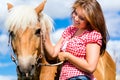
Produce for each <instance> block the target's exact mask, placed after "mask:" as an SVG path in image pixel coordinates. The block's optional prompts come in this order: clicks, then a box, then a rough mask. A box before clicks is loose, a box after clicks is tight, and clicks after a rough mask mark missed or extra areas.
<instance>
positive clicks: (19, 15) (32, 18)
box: [6, 5, 53, 34]
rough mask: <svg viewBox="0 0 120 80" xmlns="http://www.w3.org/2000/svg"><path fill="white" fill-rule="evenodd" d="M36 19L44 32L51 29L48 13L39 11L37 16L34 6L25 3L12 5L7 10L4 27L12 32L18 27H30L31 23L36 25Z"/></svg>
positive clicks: (51, 22) (51, 21) (51, 24)
mask: <svg viewBox="0 0 120 80" xmlns="http://www.w3.org/2000/svg"><path fill="white" fill-rule="evenodd" d="M38 19H39V21H40V26H41V29H42V31H43V32H44V34H45V33H46V32H50V31H51V30H52V29H53V20H52V19H51V18H50V17H49V16H48V15H46V14H45V13H39V16H38V15H37V13H36V11H35V8H34V7H31V6H26V5H22V6H17V7H13V8H12V9H11V10H10V11H9V13H8V17H7V19H6V27H7V28H8V30H10V31H14V32H16V31H17V30H19V28H22V29H23V30H25V29H26V28H27V27H32V26H31V25H33V26H34V25H36V24H37V22H38Z"/></svg>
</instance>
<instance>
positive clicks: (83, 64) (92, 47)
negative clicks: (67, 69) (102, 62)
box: [59, 43, 100, 73]
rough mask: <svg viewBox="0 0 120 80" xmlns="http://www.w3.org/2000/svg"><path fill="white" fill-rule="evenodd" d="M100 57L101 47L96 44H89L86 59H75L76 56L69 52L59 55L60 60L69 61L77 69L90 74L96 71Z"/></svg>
mask: <svg viewBox="0 0 120 80" xmlns="http://www.w3.org/2000/svg"><path fill="white" fill-rule="evenodd" d="M99 57H100V46H99V45H98V44H95V43H91V44H87V46H86V59H81V58H78V57H75V56H74V55H72V54H70V53H68V52H65V53H64V52H61V53H59V58H60V60H65V59H67V60H68V61H70V62H71V63H72V64H73V65H75V66H76V67H77V68H79V69H80V70H83V71H85V72H88V73H93V72H94V71H95V69H96V66H97V63H98V60H99Z"/></svg>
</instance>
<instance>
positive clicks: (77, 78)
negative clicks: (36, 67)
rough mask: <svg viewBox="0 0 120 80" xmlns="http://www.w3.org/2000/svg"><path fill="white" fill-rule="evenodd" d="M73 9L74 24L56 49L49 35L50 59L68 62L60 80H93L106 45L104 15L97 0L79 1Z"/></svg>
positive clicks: (48, 48) (62, 70)
mask: <svg viewBox="0 0 120 80" xmlns="http://www.w3.org/2000/svg"><path fill="white" fill-rule="evenodd" d="M72 8H73V11H72V14H71V15H72V19H73V24H72V25H70V26H68V27H67V28H66V29H65V31H64V32H63V34H62V37H61V38H60V40H59V41H58V43H57V44H56V45H55V46H52V44H51V41H50V38H49V35H46V42H45V46H46V49H47V51H48V52H49V58H52V59H53V58H56V57H58V58H59V59H60V60H61V61H65V62H64V64H63V66H62V69H61V74H60V78H59V80H94V79H95V77H94V76H93V74H92V73H93V72H94V71H95V69H96V66H97V63H98V60H99V57H100V55H102V54H103V53H104V51H105V49H106V42H107V38H106V37H107V30H106V25H105V20H104V16H103V12H102V10H101V7H100V5H99V3H98V2H97V1H96V0H76V1H75V3H74V4H73V7H72Z"/></svg>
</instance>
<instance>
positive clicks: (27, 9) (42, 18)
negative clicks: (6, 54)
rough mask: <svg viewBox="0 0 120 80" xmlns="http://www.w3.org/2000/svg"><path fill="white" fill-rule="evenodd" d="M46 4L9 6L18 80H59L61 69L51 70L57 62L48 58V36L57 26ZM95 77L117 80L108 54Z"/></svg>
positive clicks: (9, 22) (102, 57)
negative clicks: (46, 9) (48, 12)
mask: <svg viewBox="0 0 120 80" xmlns="http://www.w3.org/2000/svg"><path fill="white" fill-rule="evenodd" d="M45 3H46V0H44V1H43V2H42V3H41V4H40V5H38V6H37V7H36V8H33V7H31V6H26V5H21V6H16V7H14V6H13V5H12V4H10V3H9V4H8V10H9V14H8V17H7V19H6V26H7V28H8V31H9V38H10V39H9V43H10V44H11V46H12V50H13V52H14V54H12V56H11V57H12V60H13V61H14V62H15V64H16V65H17V68H16V70H17V75H18V80H59V79H58V77H59V73H58V69H59V68H60V67H59V66H57V65H53V66H51V63H55V62H57V61H56V60H52V61H51V60H50V61H49V60H48V59H47V57H46V55H47V51H46V49H45V46H44V42H45V34H48V33H50V32H51V30H52V28H53V23H52V19H51V18H50V17H49V16H47V15H46V14H45V13H42V11H43V9H44V6H45ZM23 10H24V11H23ZM13 55H15V57H14V56H13ZM49 65H50V66H49ZM93 74H94V76H95V77H96V79H97V80H115V77H116V65H115V62H114V61H113V60H112V58H111V56H110V55H109V53H108V52H105V53H104V55H101V57H100V59H99V61H98V65H97V68H96V70H95V72H94V73H93ZM56 77H57V78H56Z"/></svg>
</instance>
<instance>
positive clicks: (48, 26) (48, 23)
mask: <svg viewBox="0 0 120 80" xmlns="http://www.w3.org/2000/svg"><path fill="white" fill-rule="evenodd" d="M39 21H40V26H41V29H42V31H43V34H46V32H47V33H50V32H51V31H52V29H54V26H53V20H52V18H51V17H49V16H48V15H46V14H45V13H41V14H39Z"/></svg>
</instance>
